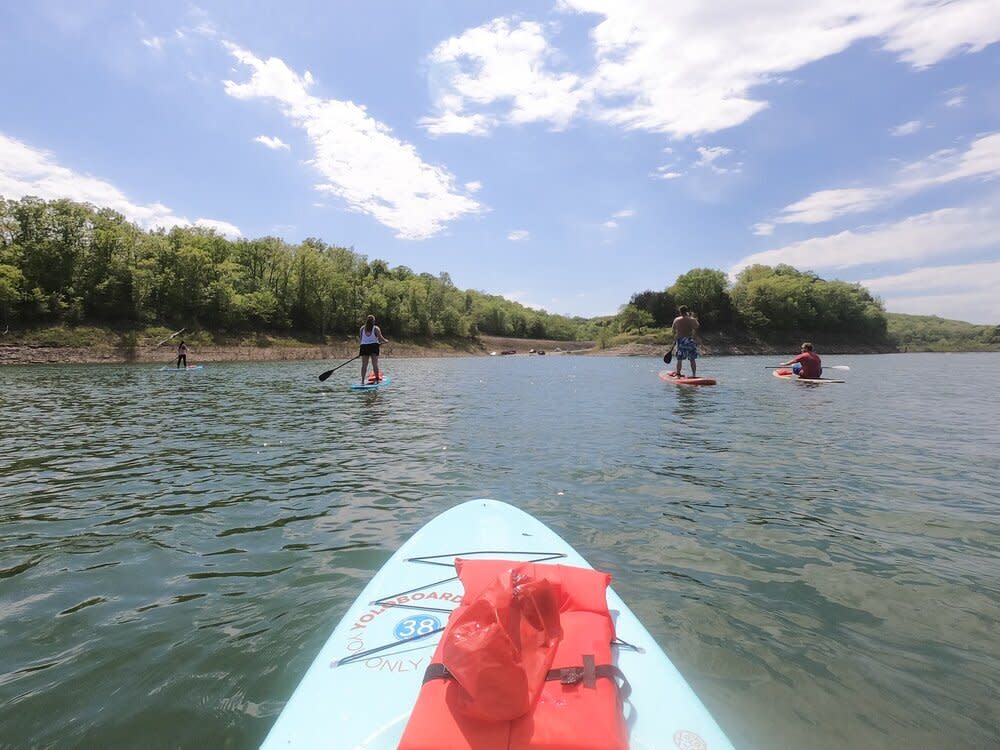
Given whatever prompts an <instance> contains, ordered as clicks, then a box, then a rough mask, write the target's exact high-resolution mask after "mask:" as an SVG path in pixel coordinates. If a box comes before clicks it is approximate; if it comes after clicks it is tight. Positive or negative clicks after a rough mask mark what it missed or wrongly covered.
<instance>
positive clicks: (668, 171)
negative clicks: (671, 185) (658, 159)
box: [650, 164, 684, 180]
mask: <svg viewBox="0 0 1000 750" xmlns="http://www.w3.org/2000/svg"><path fill="white" fill-rule="evenodd" d="M683 176H684V173H683V172H678V171H676V170H675V169H674V167H673V166H672V165H670V164H664V165H663V166H662V167H657V168H656V170H655V171H654V172H652V173H651V174H650V177H655V178H656V179H658V180H676V179H677V178H678V177H683Z"/></svg>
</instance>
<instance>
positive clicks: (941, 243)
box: [731, 204, 1000, 274]
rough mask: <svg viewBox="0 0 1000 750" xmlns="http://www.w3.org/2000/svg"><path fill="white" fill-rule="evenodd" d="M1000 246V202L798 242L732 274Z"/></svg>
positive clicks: (749, 260)
mask: <svg viewBox="0 0 1000 750" xmlns="http://www.w3.org/2000/svg"><path fill="white" fill-rule="evenodd" d="M997 246H1000V204H998V205H997V206H996V207H994V206H993V205H985V206H980V207H974V208H943V209H939V210H937V211H930V212H928V213H923V214H918V215H916V216H910V217H907V218H906V219H903V220H901V221H898V222H895V223H892V224H883V225H881V226H877V227H872V228H868V229H865V230H863V231H858V232H852V231H845V232H840V233H839V234H832V235H827V236H825V237H814V238H812V239H808V240H803V241H801V242H794V243H792V244H790V245H785V246H784V247H779V248H775V249H773V250H766V251H764V252H760V253H754V254H752V255H748V256H747V257H745V258H743V259H741V260H740V261H738V262H737V263H736V264H735V265H734V267H733V268H732V270H731V273H733V274H736V273H737V272H739V271H740V270H741V269H743V268H745V267H747V266H750V265H753V264H755V263H760V264H763V265H767V266H775V265H777V264H779V263H787V264H788V265H790V266H794V267H796V268H799V269H809V270H814V271H815V270H820V269H843V268H853V267H856V266H865V265H871V264H876V263H885V262H889V261H918V260H922V259H925V258H930V257H934V256H946V255H949V254H951V253H956V252H960V251H970V250H981V249H983V248H989V247H997Z"/></svg>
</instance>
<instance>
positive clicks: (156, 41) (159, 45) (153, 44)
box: [142, 36, 163, 52]
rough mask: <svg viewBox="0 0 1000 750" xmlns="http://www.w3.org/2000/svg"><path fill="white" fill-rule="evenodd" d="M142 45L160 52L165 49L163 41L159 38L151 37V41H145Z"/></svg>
mask: <svg viewBox="0 0 1000 750" xmlns="http://www.w3.org/2000/svg"><path fill="white" fill-rule="evenodd" d="M142 43H143V44H144V45H146V46H147V47H149V48H150V49H151V50H155V51H156V52H160V51H161V50H162V49H163V40H162V39H161V38H160V37H158V36H153V37H150V38H149V39H143V40H142Z"/></svg>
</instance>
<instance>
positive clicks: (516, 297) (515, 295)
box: [500, 292, 545, 310]
mask: <svg viewBox="0 0 1000 750" xmlns="http://www.w3.org/2000/svg"><path fill="white" fill-rule="evenodd" d="M525 294H526V292H501V293H500V296H501V297H503V298H504V299H505V300H509V301H510V302H516V303H517V304H519V305H523V306H524V307H527V308H530V309H532V310H545V308H544V307H543V306H542V305H538V304H536V303H534V302H528V301H527V300H526V299H525V298H524V297H525Z"/></svg>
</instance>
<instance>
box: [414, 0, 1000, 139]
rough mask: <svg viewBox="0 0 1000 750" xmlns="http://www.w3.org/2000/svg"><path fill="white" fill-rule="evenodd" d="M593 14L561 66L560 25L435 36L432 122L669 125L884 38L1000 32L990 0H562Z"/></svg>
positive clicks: (923, 61) (968, 49)
mask: <svg viewBox="0 0 1000 750" xmlns="http://www.w3.org/2000/svg"><path fill="white" fill-rule="evenodd" d="M557 7H558V9H559V10H561V11H564V12H568V13H578V14H581V15H583V16H584V17H585V18H587V19H588V20H590V19H596V25H594V26H593V27H592V28H591V32H590V39H591V45H592V52H593V60H592V65H593V67H592V68H590V69H589V70H587V71H586V72H585V73H584V72H573V71H570V70H562V71H560V70H557V69H556V68H557V65H558V64H559V63H560V62H561V61H562V60H563V59H564V58H563V56H561V55H560V54H559V53H558V52H557V51H556V49H555V48H554V47H553V46H552V43H551V42H550V36H554V35H555V34H557V33H558V30H559V26H558V25H556V24H553V25H550V26H548V27H543V26H542V25H541V24H538V23H534V22H530V21H520V22H517V21H515V20H513V19H507V18H498V19H495V20H493V21H491V22H490V23H487V24H485V25H483V26H479V27H477V28H474V29H469V30H467V31H465V32H464V33H462V34H460V35H458V36H455V37H452V38H450V39H447V40H446V41H444V42H442V43H441V44H439V45H438V46H437V47H436V48H435V50H434V51H433V52H432V54H431V56H430V62H431V69H430V70H431V76H430V77H431V83H432V86H435V87H437V88H438V89H439V93H437V94H436V95H435V97H434V101H435V107H436V110H437V114H436V116H434V117H430V118H426V119H425V120H424V121H423V124H424V125H425V127H428V128H429V129H430V130H431V132H438V133H444V132H475V133H478V134H482V133H484V132H487V131H488V130H489V129H490V128H492V127H495V126H496V125H498V124H501V123H519V122H535V121H546V122H549V123H551V124H552V125H554V126H555V127H565V126H566V125H567V124H568V123H569V122H570V121H571V120H572V119H573V118H574V117H578V116H586V117H590V118H593V119H598V120H602V121H604V122H608V123H612V124H615V125H618V126H620V127H623V128H626V129H637V130H647V131H653V132H660V133H666V134H669V135H671V136H674V137H687V136H692V135H698V134H704V133H712V132H717V131H719V130H723V129H725V128H730V127H733V126H736V125H739V124H741V123H743V122H745V121H746V120H748V119H749V118H750V117H752V116H753V115H754V114H756V113H757V112H759V111H761V110H762V109H764V108H766V107H767V106H768V104H767V102H766V101H765V100H764V99H763V96H764V92H763V91H762V90H761V88H760V86H761V85H762V84H767V83H774V82H777V81H779V80H781V78H782V76H783V75H785V74H787V73H789V72H791V71H795V70H798V69H799V68H802V67H803V66H805V65H808V64H809V63H812V62H815V61H817V60H821V59H823V58H825V57H829V56H831V55H835V54H837V53H839V52H842V51H844V50H845V49H847V48H848V47H849V46H851V45H852V44H854V43H855V42H858V41H859V40H863V39H876V40H879V41H880V42H881V43H882V45H883V47H884V48H885V49H887V50H889V51H891V52H893V53H894V54H895V55H896V56H897V57H898V59H899V60H901V61H903V62H904V63H907V64H909V65H911V66H913V67H915V68H924V67H927V66H929V65H933V64H936V63H938V62H940V61H941V60H944V59H946V58H948V57H952V56H955V55H959V54H966V53H972V52H977V51H979V50H982V49H983V48H985V47H986V46H987V45H989V44H992V43H994V42H996V41H998V40H1000V14H998V13H997V12H996V0H955V1H954V2H950V3H944V2H939V1H938V0H887V1H886V2H878V3H872V2H870V1H869V0H813V1H812V2H807V3H803V2H799V0H772V1H771V2H768V3H747V2H745V1H744V0H719V1H718V2H715V3H712V4H711V7H710V8H708V7H704V6H703V5H699V4H697V3H683V2H663V1H662V0H558V2H557Z"/></svg>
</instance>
